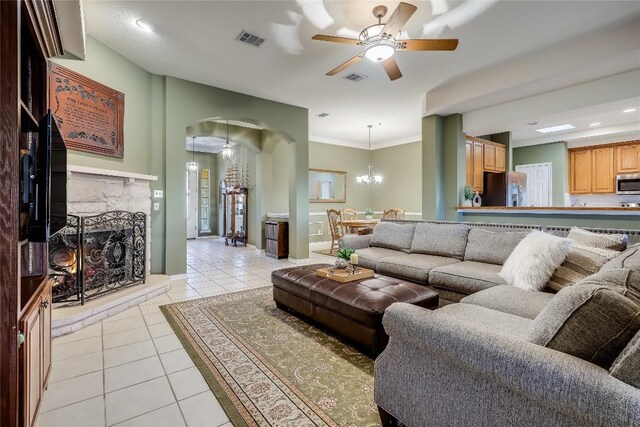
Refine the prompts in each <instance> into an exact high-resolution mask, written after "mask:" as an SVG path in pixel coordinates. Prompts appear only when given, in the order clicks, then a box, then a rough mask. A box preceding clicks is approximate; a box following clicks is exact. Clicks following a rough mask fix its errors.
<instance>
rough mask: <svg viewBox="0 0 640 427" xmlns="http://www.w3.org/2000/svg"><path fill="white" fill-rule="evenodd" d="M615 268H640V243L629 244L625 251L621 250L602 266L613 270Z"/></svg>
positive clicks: (604, 268)
mask: <svg viewBox="0 0 640 427" xmlns="http://www.w3.org/2000/svg"><path fill="white" fill-rule="evenodd" d="M614 268H630V269H632V270H640V243H638V244H636V245H633V246H629V247H628V248H627V249H626V250H625V251H624V252H621V253H620V254H618V255H617V256H616V257H615V258H613V259H612V260H610V261H609V262H607V263H606V264H605V265H603V266H602V270H611V269H614Z"/></svg>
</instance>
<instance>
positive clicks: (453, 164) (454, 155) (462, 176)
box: [442, 114, 467, 221]
mask: <svg viewBox="0 0 640 427" xmlns="http://www.w3.org/2000/svg"><path fill="white" fill-rule="evenodd" d="M442 134H443V145H444V149H443V152H444V155H443V157H444V168H443V177H444V180H443V187H444V206H443V209H444V211H445V215H444V218H445V219H446V220H447V221H460V220H461V215H459V214H458V212H457V208H458V206H459V205H460V199H461V194H462V190H463V188H464V186H465V184H466V180H467V177H466V161H467V159H466V156H465V136H464V133H462V115H461V114H451V115H450V116H447V117H445V118H444V125H443V132H442Z"/></svg>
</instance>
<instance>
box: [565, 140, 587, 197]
mask: <svg viewBox="0 0 640 427" xmlns="http://www.w3.org/2000/svg"><path fill="white" fill-rule="evenodd" d="M569 163H570V164H569V175H570V176H569V187H570V188H569V191H570V192H571V193H573V194H585V193H591V167H592V164H591V150H580V151H571V153H570V155H569Z"/></svg>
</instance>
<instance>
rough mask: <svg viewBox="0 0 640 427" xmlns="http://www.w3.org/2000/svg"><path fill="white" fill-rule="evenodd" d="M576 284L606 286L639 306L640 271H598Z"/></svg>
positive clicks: (616, 269)
mask: <svg viewBox="0 0 640 427" xmlns="http://www.w3.org/2000/svg"><path fill="white" fill-rule="evenodd" d="M577 284H579V285H593V286H606V287H608V288H609V289H611V290H614V291H616V292H618V293H620V294H622V295H624V296H625V297H627V298H629V299H630V300H631V301H633V302H635V303H636V304H638V305H640V270H631V269H629V268H615V269H612V270H604V271H599V272H597V273H596V274H593V275H591V276H589V277H585V278H584V279H582V280H581V281H579V282H578V283H577Z"/></svg>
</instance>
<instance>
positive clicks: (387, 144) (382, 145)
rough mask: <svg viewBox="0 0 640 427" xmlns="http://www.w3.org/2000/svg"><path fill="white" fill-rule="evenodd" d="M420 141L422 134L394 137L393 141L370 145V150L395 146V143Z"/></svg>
mask: <svg viewBox="0 0 640 427" xmlns="http://www.w3.org/2000/svg"><path fill="white" fill-rule="evenodd" d="M420 141H422V135H415V136H408V137H406V138H400V139H394V140H393V141H387V142H382V143H379V144H374V145H372V146H371V149H372V150H379V149H381V148H389V147H395V146H397V145H404V144H411V143H414V142H420Z"/></svg>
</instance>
